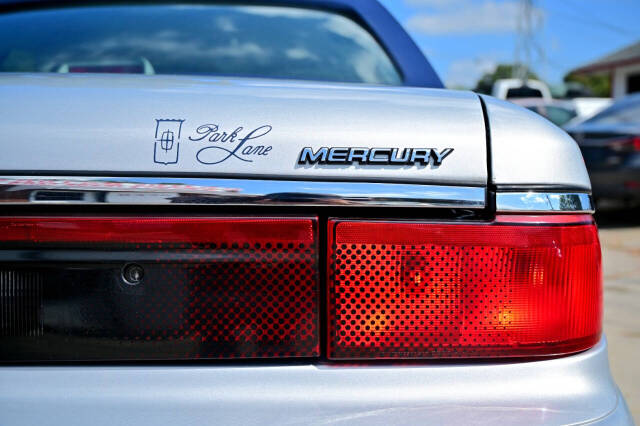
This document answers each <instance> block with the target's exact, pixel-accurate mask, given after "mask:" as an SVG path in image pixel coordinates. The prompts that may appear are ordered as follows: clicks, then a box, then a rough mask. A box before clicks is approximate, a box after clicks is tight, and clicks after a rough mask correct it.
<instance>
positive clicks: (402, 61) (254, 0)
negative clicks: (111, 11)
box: [0, 0, 444, 88]
mask: <svg viewBox="0 0 640 426" xmlns="http://www.w3.org/2000/svg"><path fill="white" fill-rule="evenodd" d="M134 3H135V4H136V5H145V4H149V5H157V4H162V3H163V2H160V3H158V2H153V1H149V0H138V1H135V2H134ZM164 3H169V4H172V3H188V4H194V3H198V4H234V3H240V4H243V5H247V4H250V5H268V6H290V7H296V6H298V7H306V8H313V9H320V10H327V11H331V12H335V13H340V14H342V15H345V16H348V17H349V18H351V19H353V20H354V21H356V22H358V23H359V24H360V25H362V26H363V27H364V28H366V29H367V30H368V31H369V32H370V33H371V34H372V35H373V36H374V37H375V38H376V39H377V40H378V42H379V43H380V45H381V46H382V47H383V48H384V49H385V51H386V52H387V54H388V55H389V56H390V57H391V59H392V60H393V62H394V63H395V65H396V67H397V68H398V71H399V72H400V74H401V75H402V77H403V83H404V85H406V86H417V87H432V88H443V87H444V86H443V84H442V81H441V80H440V78H439V77H438V75H437V74H436V72H435V70H434V69H433V67H432V66H431V64H430V63H429V61H428V60H427V58H426V57H425V56H424V54H423V53H422V51H421V50H420V49H419V48H418V46H417V45H416V44H415V42H414V41H413V40H412V39H411V37H410V36H409V35H408V34H407V32H406V31H405V30H404V28H402V26H401V25H400V24H399V23H398V22H397V21H396V20H395V19H394V18H393V16H391V14H390V13H389V12H388V11H387V10H386V9H385V8H384V7H383V6H382V5H381V4H380V3H379V2H378V1H377V0H273V1H267V0H242V1H238V0H236V1H232V0H222V1H217V0H211V1H198V0H196V1H193V0H192V1H188V0H174V1H169V2H164ZM105 4H108V5H112V4H131V1H130V0H129V1H123V0H110V1H104V0H102V1H101V0H0V13H1V12H8V11H18V10H29V9H40V8H55V7H73V6H76V7H77V6H88V5H105Z"/></svg>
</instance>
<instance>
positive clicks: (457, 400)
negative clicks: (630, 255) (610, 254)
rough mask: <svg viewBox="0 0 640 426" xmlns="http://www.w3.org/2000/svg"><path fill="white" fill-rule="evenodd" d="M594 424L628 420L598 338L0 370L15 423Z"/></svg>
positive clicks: (2, 410) (5, 420) (2, 395)
mask: <svg viewBox="0 0 640 426" xmlns="http://www.w3.org/2000/svg"><path fill="white" fill-rule="evenodd" d="M610 420H613V422H610ZM594 421H597V422H601V423H602V424H631V418H630V417H629V415H628V411H626V410H625V406H624V401H623V400H622V398H621V396H620V394H619V391H618V389H617V388H616V385H615V383H614V382H613V380H612V378H611V375H610V372H609V365H608V360H607V351H606V342H605V341H604V340H602V341H601V342H600V343H599V344H598V345H596V346H595V347H594V348H592V349H589V350H587V351H585V352H583V353H580V354H576V355H572V356H569V357H562V358H556V359H547V360H542V361H540V360H539V361H530V362H503V363H468V362H464V361H462V362H456V363H433V364H428V363H425V364H423V365H417V364H416V365H411V364H410V365H344V366H341V365H337V366H328V365H322V364H320V365H310V364H309V365H288V366H284V365H283V366H277V365H253V366H229V365H227V366H202V365H201V366H198V365H193V366H177V365H173V366H44V367H43V366H38V367H28V366H23V367H3V368H1V369H0V423H2V424H11V425H14V426H19V425H34V424H39V425H58V424H65V425H87V424H91V425H93V426H101V425H105V426H116V425H130V424H170V425H173V426H180V425H202V424H245V425H249V424H255V425H263V424H377V425H391V424H393V425H398V424H407V425H414V424H486V425H494V424H526V425H535V424H578V423H586V422H594Z"/></svg>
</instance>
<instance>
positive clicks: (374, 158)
mask: <svg viewBox="0 0 640 426" xmlns="http://www.w3.org/2000/svg"><path fill="white" fill-rule="evenodd" d="M452 152H453V148H444V149H442V150H437V149H435V148H404V149H402V148H347V147H331V148H329V147H322V148H318V150H317V151H314V150H313V148H310V147H305V148H302V151H300V157H299V158H298V164H303V165H304V164H354V163H355V164H364V165H398V166H403V165H407V166H413V165H416V164H418V165H428V164H431V165H433V166H439V165H440V164H442V161H443V160H444V159H445V158H446V157H447V156H449V155H450V154H451V153H452Z"/></svg>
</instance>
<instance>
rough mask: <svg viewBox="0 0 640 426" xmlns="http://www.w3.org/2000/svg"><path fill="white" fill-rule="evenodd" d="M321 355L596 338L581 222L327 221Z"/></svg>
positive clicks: (590, 245) (593, 238) (515, 352)
mask: <svg viewBox="0 0 640 426" xmlns="http://www.w3.org/2000/svg"><path fill="white" fill-rule="evenodd" d="M328 279H329V294H328V302H329V303H328V305H329V338H328V345H329V358H331V359H335V360H338V359H385V358H386V359H394V358H402V359H408V358H468V357H474V358H477V357H482V358H488V357H515V356H539V355H555V354H564V353H570V352H575V351H580V350H583V349H586V348H588V347H590V346H592V345H594V344H595V343H596V342H597V340H598V338H599V336H600V333H601V324H602V288H601V287H602V285H601V266H600V245H599V242H598V234H597V229H596V226H595V224H594V223H593V221H592V219H591V217H590V216H537V217H535V216H534V217H531V216H503V217H498V218H497V220H496V221H495V222H492V223H488V224H471V223H455V224H452V223H450V224H442V223H422V222H408V221H407V222H399V221H382V220H380V221H371V220H338V219H335V220H331V221H330V222H329V271H328Z"/></svg>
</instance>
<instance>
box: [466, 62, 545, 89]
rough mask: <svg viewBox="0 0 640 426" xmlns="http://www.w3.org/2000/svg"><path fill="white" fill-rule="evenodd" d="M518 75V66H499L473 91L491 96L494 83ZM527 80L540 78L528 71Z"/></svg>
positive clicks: (486, 74) (483, 78)
mask: <svg viewBox="0 0 640 426" xmlns="http://www.w3.org/2000/svg"><path fill="white" fill-rule="evenodd" d="M516 74H517V73H516V65H513V64H499V65H498V66H497V67H496V69H495V70H494V71H493V72H491V73H485V74H484V75H483V76H482V78H481V79H480V80H478V83H476V87H475V89H473V90H474V92H477V93H485V94H490V93H491V89H492V88H493V83H495V81H496V80H499V79H502V78H513V77H514V76H515V75H516ZM527 78H530V79H532V80H537V79H538V76H537V75H536V73H534V72H532V71H530V70H527Z"/></svg>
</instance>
